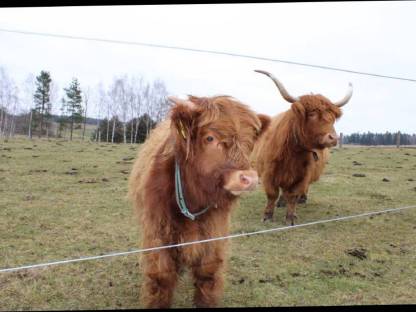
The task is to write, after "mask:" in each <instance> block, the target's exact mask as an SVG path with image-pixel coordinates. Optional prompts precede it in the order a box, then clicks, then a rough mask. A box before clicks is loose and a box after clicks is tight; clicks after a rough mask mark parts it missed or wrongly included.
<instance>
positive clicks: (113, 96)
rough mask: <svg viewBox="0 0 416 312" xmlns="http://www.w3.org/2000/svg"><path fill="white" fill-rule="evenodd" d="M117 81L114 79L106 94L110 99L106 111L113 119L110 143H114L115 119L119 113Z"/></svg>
mask: <svg viewBox="0 0 416 312" xmlns="http://www.w3.org/2000/svg"><path fill="white" fill-rule="evenodd" d="M118 84H119V79H118V78H114V80H113V84H112V85H111V86H110V90H109V92H108V96H109V98H110V101H109V102H110V103H109V106H108V109H109V110H108V111H109V112H111V115H112V119H113V128H112V132H111V143H114V135H115V130H116V119H118V111H119V106H120V105H119V92H118V91H119V86H118Z"/></svg>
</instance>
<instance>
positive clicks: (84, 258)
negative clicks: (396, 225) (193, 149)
mask: <svg viewBox="0 0 416 312" xmlns="http://www.w3.org/2000/svg"><path fill="white" fill-rule="evenodd" d="M415 207H416V205H413V206H404V207H399V208H391V209H386V210H381V211H373V212H365V213H361V214H358V215H352V216H345V217H338V218H334V219H327V220H318V221H313V222H308V223H303V224H296V225H292V226H284V227H279V228H273V229H267V230H260V231H255V232H247V233H239V234H233V235H229V236H222V237H214V238H209V239H203V240H198V241H191V242H185V243H179V244H173V245H166V246H159V247H151V248H143V249H137V250H131V251H125V252H115V253H110V254H106V255H100V256H92V257H82V258H77V259H69V260H61V261H54V262H47V263H40V264H32V265H25V266H20V267H14V268H6V269H0V273H4V272H13V271H18V270H23V269H33V268H39V267H46V266H51V265H57V264H66V263H71V262H80V261H87V260H96V259H102V258H108V257H116V256H125V255H130V254H133V253H143V252H149V251H158V250H163V249H168V248H175V247H183V246H189V245H194V244H202V243H208V242H213V241H219V240H224V239H228V238H236V237H241V236H251V235H256V234H264V233H270V232H277V231H284V230H290V229H296V228H300V227H305V226H310V225H316V224H323V223H328V222H333V221H343V220H349V219H353V218H359V217H364V216H371V215H376V214H382V213H387V212H396V211H400V210H405V209H410V208H415Z"/></svg>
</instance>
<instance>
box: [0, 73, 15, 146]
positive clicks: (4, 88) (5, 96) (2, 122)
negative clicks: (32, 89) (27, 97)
mask: <svg viewBox="0 0 416 312" xmlns="http://www.w3.org/2000/svg"><path fill="white" fill-rule="evenodd" d="M18 105H19V89H18V87H17V85H16V83H15V82H14V81H13V79H12V78H11V77H9V75H8V73H7V72H6V70H5V69H4V68H3V67H0V138H2V137H4V138H5V139H6V140H7V139H8V138H9V137H10V136H13V135H14V129H15V118H16V114H17V110H18Z"/></svg>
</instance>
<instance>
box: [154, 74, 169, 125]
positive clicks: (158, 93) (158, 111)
mask: <svg viewBox="0 0 416 312" xmlns="http://www.w3.org/2000/svg"><path fill="white" fill-rule="evenodd" d="M167 96H168V91H167V90H166V86H165V83H164V82H163V81H162V80H160V79H157V80H155V81H154V82H153V88H152V104H153V106H154V107H155V109H154V115H153V116H151V117H152V118H153V119H154V120H155V121H156V122H159V121H161V120H162V119H163V118H165V116H166V114H167V112H168V110H169V106H170V105H169V101H168V99H167Z"/></svg>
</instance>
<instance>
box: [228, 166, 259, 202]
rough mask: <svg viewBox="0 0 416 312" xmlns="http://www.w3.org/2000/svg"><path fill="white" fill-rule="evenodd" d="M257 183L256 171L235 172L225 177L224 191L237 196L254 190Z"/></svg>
mask: <svg viewBox="0 0 416 312" xmlns="http://www.w3.org/2000/svg"><path fill="white" fill-rule="evenodd" d="M258 183H259V177H258V175H257V171H255V170H235V171H232V172H231V173H230V174H229V175H228V177H226V181H225V184H224V189H226V190H227V191H229V192H230V193H231V194H233V195H236V196H237V195H240V194H241V193H243V192H249V191H252V190H254V189H255V188H256V186H257V184H258Z"/></svg>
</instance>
